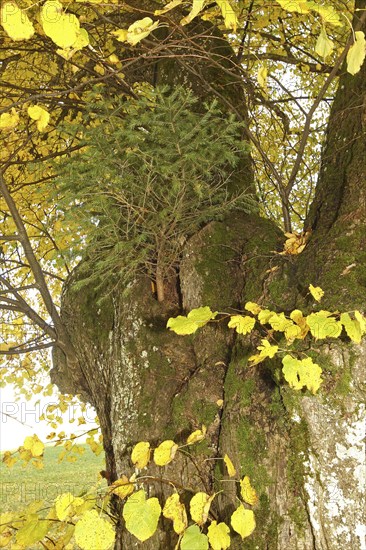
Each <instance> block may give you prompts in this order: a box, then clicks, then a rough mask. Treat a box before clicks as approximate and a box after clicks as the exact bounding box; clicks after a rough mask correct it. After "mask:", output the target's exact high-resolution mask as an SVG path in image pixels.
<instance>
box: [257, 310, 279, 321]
mask: <svg viewBox="0 0 366 550" xmlns="http://www.w3.org/2000/svg"><path fill="white" fill-rule="evenodd" d="M272 315H275V313H274V311H270V310H269V309H262V310H261V311H260V312H259V313H258V321H259V322H260V324H261V325H266V324H267V323H268V322H269V320H270V318H271V317H272Z"/></svg>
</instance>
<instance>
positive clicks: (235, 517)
mask: <svg viewBox="0 0 366 550" xmlns="http://www.w3.org/2000/svg"><path fill="white" fill-rule="evenodd" d="M231 526H232V528H233V529H234V531H236V532H237V533H239V535H240V536H241V538H242V539H244V538H246V537H249V536H250V535H251V534H252V533H253V531H254V529H255V517H254V513H253V510H247V509H246V508H244V505H243V504H241V505H240V506H239V508H237V509H236V510H235V512H234V513H233V514H232V516H231Z"/></svg>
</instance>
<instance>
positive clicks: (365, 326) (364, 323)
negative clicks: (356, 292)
mask: <svg viewBox="0 0 366 550" xmlns="http://www.w3.org/2000/svg"><path fill="white" fill-rule="evenodd" d="M355 317H356V319H357V321H358V322H359V323H360V328H361V332H362V334H365V333H366V317H364V316H363V315H362V313H360V312H359V311H357V310H356V311H355Z"/></svg>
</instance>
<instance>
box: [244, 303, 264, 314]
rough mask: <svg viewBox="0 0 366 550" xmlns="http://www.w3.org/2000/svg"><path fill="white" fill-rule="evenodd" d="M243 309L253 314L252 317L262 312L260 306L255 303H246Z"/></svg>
mask: <svg viewBox="0 0 366 550" xmlns="http://www.w3.org/2000/svg"><path fill="white" fill-rule="evenodd" d="M244 307H245V309H246V310H247V311H249V312H250V313H253V315H258V313H260V312H261V311H262V308H261V306H259V305H258V304H256V303H255V302H247V303H246V304H245V306H244Z"/></svg>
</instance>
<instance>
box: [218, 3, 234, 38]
mask: <svg viewBox="0 0 366 550" xmlns="http://www.w3.org/2000/svg"><path fill="white" fill-rule="evenodd" d="M216 4H217V5H218V6H219V8H220V10H221V15H222V17H223V18H224V23H225V27H226V28H227V29H231V30H233V31H234V32H236V27H237V25H238V18H237V17H236V13H235V11H234V8H233V6H232V5H231V3H230V2H229V0H216Z"/></svg>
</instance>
